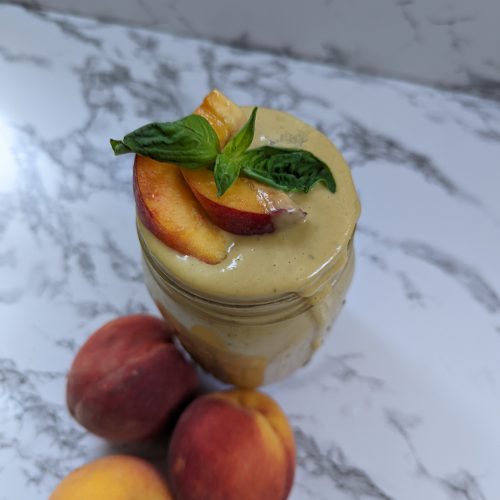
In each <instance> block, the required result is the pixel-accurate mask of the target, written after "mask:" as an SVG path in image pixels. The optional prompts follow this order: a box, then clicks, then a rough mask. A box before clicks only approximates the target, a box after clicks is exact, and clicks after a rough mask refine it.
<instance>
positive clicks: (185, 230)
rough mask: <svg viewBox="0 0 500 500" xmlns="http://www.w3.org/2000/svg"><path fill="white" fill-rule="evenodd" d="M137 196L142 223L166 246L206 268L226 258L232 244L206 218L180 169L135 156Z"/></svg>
mask: <svg viewBox="0 0 500 500" xmlns="http://www.w3.org/2000/svg"><path fill="white" fill-rule="evenodd" d="M134 195H135V201H136V205H137V214H138V216H139V218H140V220H141V221H142V223H143V224H144V225H145V226H146V227H147V228H148V229H149V230H150V231H151V232H152V233H153V234H154V235H155V236H156V237H157V238H158V239H159V240H161V241H162V242H163V243H165V244H166V245H167V246H169V247H170V248H173V249H174V250H177V251H178V252H180V253H182V254H185V255H191V256H193V257H196V258H198V259H199V260H201V261H203V262H206V263H207V264H217V263H218V262H221V261H223V260H224V259H225V258H226V255H227V253H228V249H229V246H230V242H229V241H228V240H227V238H226V236H225V234H224V232H223V231H221V229H219V228H218V227H217V226H216V225H215V224H214V223H213V222H212V221H211V220H210V219H209V218H208V217H207V216H206V214H205V212H204V211H203V208H202V207H201V206H200V204H199V203H198V201H197V200H196V198H195V197H194V196H193V193H192V191H191V189H190V188H189V186H188V185H187V184H186V182H185V180H184V178H183V176H182V173H181V169H180V168H179V167H177V166H176V165H172V164H166V163H160V162H157V161H155V160H152V159H151V158H146V157H143V156H139V155H136V157H135V163H134Z"/></svg>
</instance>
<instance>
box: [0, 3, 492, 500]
mask: <svg viewBox="0 0 500 500" xmlns="http://www.w3.org/2000/svg"><path fill="white" fill-rule="evenodd" d="M22 34H23V36H21V35H22ZM26 34H29V36H26ZM213 87H218V88H220V89H221V90H222V91H223V92H225V93H227V94H228V95H229V96H230V97H231V98H232V99H234V100H235V101H237V102H240V103H241V104H256V105H260V106H270V107H276V108H280V109H284V110H287V111H290V112H291V113H294V114H296V115H297V116H299V117H301V118H302V119H304V120H305V121H307V122H309V123H311V124H313V125H315V126H317V127H318V128H320V129H321V130H322V131H324V133H325V134H327V135H328V136H329V137H331V138H332V139H333V140H334V142H335V143H336V144H337V145H338V146H339V148H340V149H341V150H342V152H343V153H344V155H345V157H346V159H347V160H348V161H349V163H350V164H351V166H352V172H353V176H354V179H355V182H356V185H357V187H358V190H359V194H360V197H361V201H362V205H363V214H362V218H361V220H360V224H359V230H358V233H357V238H356V247H357V270H356V275H355V280H354V282H353V286H352V289H351V290H350V293H349V295H348V297H347V302H346V304H345V307H344V310H343V312H342V314H341V316H340V318H339V320H338V322H337V323H336V325H335V326H334V328H333V331H332V334H331V336H330V337H329V338H328V340H327V341H326V343H325V345H324V346H323V347H322V348H321V349H320V350H319V351H318V353H317V355H316V357H315V358H314V360H313V361H312V362H311V363H310V364H309V365H308V366H307V367H306V368H304V369H303V370H301V371H299V372H297V373H296V374H294V375H292V376H291V377H290V378H289V379H288V380H286V381H284V382H282V383H279V384H275V385H273V386H270V387H268V388H266V389H265V390H266V391H267V392H268V393H269V394H271V395H272V396H273V397H274V398H276V399H277V400H278V402H279V403H280V404H281V405H282V407H283V408H284V410H285V411H286V413H287V414H288V415H289V417H290V420H291V422H292V425H293V427H294V430H295V436H296V439H297V445H298V455H297V457H298V468H297V475H296V481H295V486H294V489H293V492H292V495H291V498H292V499H293V500H309V499H311V500H313V499H314V500H318V499H319V500H323V499H326V500H337V499H340V500H344V499H345V500H366V499H385V500H387V499H391V500H422V499H426V500H450V499H451V500H485V499H487V500H497V499H498V498H500V479H499V477H498V471H497V468H498V467H497V465H498V464H499V463H500V427H499V426H498V415H499V413H500V266H498V256H499V255H500V198H499V196H498V186H499V185H500V168H499V167H500V141H499V138H500V106H499V104H498V102H496V101H494V100H485V99H480V98H478V97H474V96H471V95H466V94H463V93H458V92H448V91H439V90H435V89H432V88H429V87H425V86H418V85H412V84H406V83H401V82H396V81H392V80H386V79H382V78H375V77H368V76H366V75H357V74H356V73H353V72H351V71H348V70H346V69H342V68H339V67H334V66H331V65H321V64H313V63H307V62H301V61H296V60H291V59H287V58H285V57H279V56H273V55H269V54H262V53H258V52H251V51H241V50H237V49H234V48H232V49H231V48H227V47H223V46H218V45H215V44H212V43H209V42H201V41H194V40H190V39H181V38H176V37H174V36H169V35H161V34H158V33H154V32H148V31H143V30H139V29H132V28H127V27H122V26H116V25H108V24H103V23H100V22H96V21H91V20H82V19H77V18H73V17H68V16H63V15H56V14H47V13H42V12H38V11H28V10H23V9H21V8H19V7H15V6H7V5H2V6H0V320H1V324H2V333H1V334H0V483H1V484H2V488H1V489H0V500H14V499H16V500H17V499H24V498H29V499H33V500H37V499H40V500H42V499H45V498H47V497H48V495H49V493H50V491H51V490H52V489H53V488H54V486H55V484H56V483H57V482H58V481H59V480H60V479H61V478H62V477H63V476H64V475H65V474H66V473H68V472H69V471H70V470H72V469H73V468H75V467H77V466H78V465H81V464H83V463H85V462H86V461H88V460H90V459H92V458H94V457H96V456H100V455H103V454H105V453H110V452H113V451H125V452H130V453H138V454H142V455H145V456H148V457H149V458H150V459H152V460H153V461H155V463H157V464H159V465H160V466H162V463H163V462H164V456H165V443H161V442H159V443H156V444H153V445H151V447H147V448H137V447H125V448H120V447H118V448H117V447H111V446H110V445H109V444H108V443H106V442H104V441H102V440H100V439H98V438H95V437H93V436H91V435H89V434H88V433H86V432H85V431H84V430H83V429H81V428H80V427H79V426H78V425H77V424H76V423H75V422H74V421H73V420H71V418H70V417H69V414H68V412H67V410H66V408H65V402H64V390H65V375H66V373H67V370H68V369H69V366H70V364H71V361H72V359H73V356H74V355H75V352H76V351H77V349H78V348H79V346H80V345H81V344H82V343H83V342H84V341H85V339H86V338H87V336H88V335H89V334H90V333H91V332H92V331H93V330H95V329H96V328H97V327H98V326H100V325H101V324H102V323H104V322H105V321H107V320H108V319H111V318H113V317H115V316H117V315H120V314H124V313H131V312H141V311H151V312H154V305H153V304H152V301H151V299H150V298H149V296H148V294H147V291H146V289H145V286H144V285H143V283H142V273H141V267H140V261H139V255H140V254H139V245H138V243H137V239H136V235H135V228H134V204H133V197H132V191H131V168H130V159H129V158H126V157H118V158H115V157H114V156H113V155H112V152H111V150H110V148H109V144H108V138H109V137H112V136H120V135H121V134H123V133H125V132H127V131H129V130H130V129H132V128H135V127H136V126H139V125H141V124H143V123H144V122H147V121H151V120H170V119H174V118H177V117H179V116H181V115H185V114H187V113H189V112H190V110H192V109H193V108H194V107H195V106H196V105H197V104H198V102H199V101H200V99H201V97H203V96H204V95H205V94H206V93H207V92H208V91H209V90H210V89H211V88H213ZM205 380H206V383H207V385H216V384H215V383H214V382H213V381H210V380H209V379H205Z"/></svg>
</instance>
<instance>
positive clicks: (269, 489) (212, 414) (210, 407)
mask: <svg viewBox="0 0 500 500" xmlns="http://www.w3.org/2000/svg"><path fill="white" fill-rule="evenodd" d="M294 472H295V442H294V438H293V432H292V429H291V428H290V425H289V423H288V420H287V418H286V416H285V414H284V413H283V411H282V410H281V409H280V407H279V406H278V405H277V404H276V403H275V402H274V401H273V400H272V399H271V398H270V397H268V396H266V395H264V394H262V393H260V392H257V391H253V390H243V389H240V390H232V391H227V392H218V393H212V394H208V395H205V396H202V397H200V398H198V399H197V400H195V401H194V402H193V403H191V405H190V406H189V407H188V408H187V409H186V411H185V412H184V413H183V414H182V416H181V418H180V419H179V421H178V423H177V426H176V427H175V429H174V433H173V436H172V441H171V444H170V449H169V454H168V474H169V478H170V485H171V488H172V492H173V494H174V497H175V498H176V500H201V499H203V500H222V499H224V500H233V499H234V500H255V499H259V500H284V499H286V498H287V496H288V494H289V492H290V489H291V487H292V483H293V477H294Z"/></svg>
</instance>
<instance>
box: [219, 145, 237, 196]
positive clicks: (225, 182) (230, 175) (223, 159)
mask: <svg viewBox="0 0 500 500" xmlns="http://www.w3.org/2000/svg"><path fill="white" fill-rule="evenodd" d="M240 170H241V163H240V162H239V161H238V157H232V156H230V155H225V154H221V155H219V156H217V159H216V160H215V167H214V178H215V185H216V186H217V196H222V195H223V194H224V193H225V192H226V191H227V190H228V189H229V188H230V187H231V185H232V184H233V183H234V181H235V180H236V179H237V178H238V176H239V175H240Z"/></svg>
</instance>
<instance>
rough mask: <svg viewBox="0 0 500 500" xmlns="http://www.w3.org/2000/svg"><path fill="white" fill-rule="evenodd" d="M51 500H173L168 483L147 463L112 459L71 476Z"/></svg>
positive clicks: (91, 463) (129, 458) (138, 460)
mask: <svg viewBox="0 0 500 500" xmlns="http://www.w3.org/2000/svg"><path fill="white" fill-rule="evenodd" d="M49 500H173V498H172V495H171V494H170V491H169V489H168V486H167V484H166V482H165V481H164V480H163V478H162V477H161V476H160V474H159V473H158V472H157V471H156V469H155V468H154V467H153V466H152V465H151V464H150V463H148V462H146V461H145V460H142V459H139V458H136V457H131V456H127V455H110V456H107V457H104V458H100V459H98V460H95V461H93V462H90V463H88V464H86V465H84V466H82V467H79V468H78V469H75V470H74V471H73V472H71V473H70V474H68V475H67V476H66V477H65V478H64V479H63V480H62V481H61V482H60V483H59V485H58V486H57V487H56V489H55V490H54V492H53V493H52V495H51V496H50V498H49Z"/></svg>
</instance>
